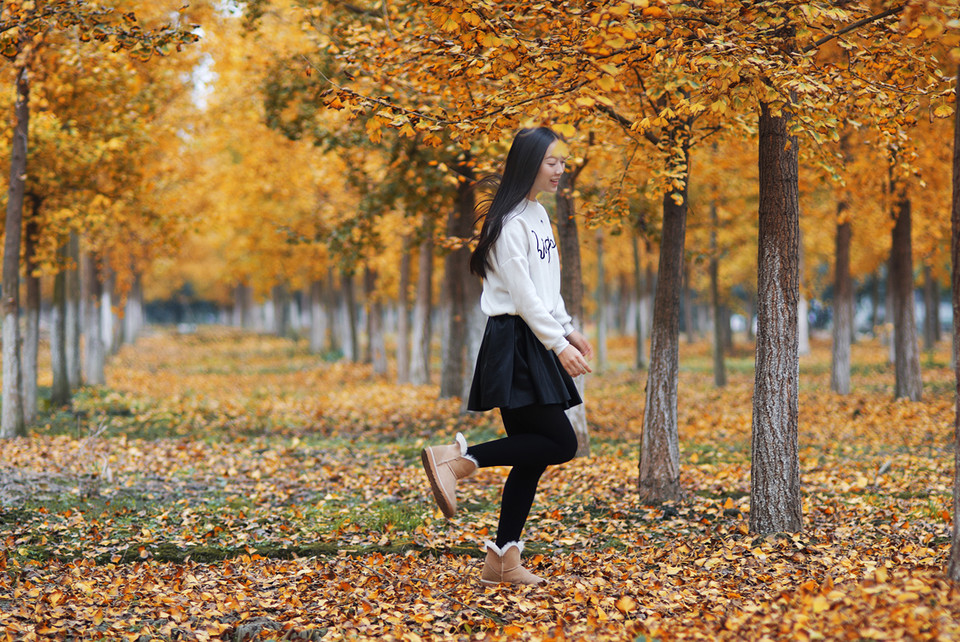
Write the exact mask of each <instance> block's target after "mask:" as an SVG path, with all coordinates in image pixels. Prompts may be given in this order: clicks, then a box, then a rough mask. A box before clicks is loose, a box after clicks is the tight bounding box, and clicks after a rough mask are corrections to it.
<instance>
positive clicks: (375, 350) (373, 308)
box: [363, 266, 387, 375]
mask: <svg viewBox="0 0 960 642" xmlns="http://www.w3.org/2000/svg"><path fill="white" fill-rule="evenodd" d="M363 284H364V294H365V295H366V298H367V346H368V350H369V353H370V363H372V364H373V372H374V374H378V375H385V374H387V345H386V341H385V340H384V337H383V302H382V301H381V300H380V297H379V296H377V271H376V270H374V269H373V268H371V267H369V266H368V267H366V268H364V271H363Z"/></svg>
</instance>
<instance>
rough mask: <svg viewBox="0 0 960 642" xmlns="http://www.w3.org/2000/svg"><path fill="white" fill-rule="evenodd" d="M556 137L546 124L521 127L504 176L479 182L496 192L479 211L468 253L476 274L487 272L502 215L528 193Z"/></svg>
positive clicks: (504, 170)
mask: <svg viewBox="0 0 960 642" xmlns="http://www.w3.org/2000/svg"><path fill="white" fill-rule="evenodd" d="M556 140H560V135H559V134H557V133H556V132H555V131H553V130H552V129H550V128H549V127H536V128H530V129H521V130H520V131H519V132H517V135H516V136H515V137H514V139H513V143H512V144H511V145H510V151H509V152H507V161H506V162H505V163H504V166H503V176H502V177H496V176H492V177H488V178H486V179H484V180H483V181H481V182H480V184H481V185H483V184H487V185H495V186H496V192H495V193H494V195H493V199H492V200H490V201H488V202H489V207H487V208H486V213H484V214H482V217H483V226H482V227H481V228H480V235H479V241H478V243H477V247H476V249H475V250H474V251H473V253H472V254H471V255H470V271H471V272H473V273H474V274H476V275H477V276H479V277H481V278H483V277H485V276H486V275H487V268H488V267H490V260H489V255H490V249H491V248H492V247H493V244H494V243H495V242H496V241H497V239H498V238H500V231H501V230H502V229H503V223H504V218H506V216H507V214H509V213H510V212H512V211H513V209H514V208H515V207H516V206H517V205H519V204H520V202H521V201H523V200H524V199H525V198H527V196H529V195H530V190H532V189H533V184H534V182H536V180H537V173H538V172H539V171H540V164H541V163H542V162H543V157H544V156H546V154H547V148H548V147H550V145H552V144H553V142H554V141H556ZM498 178H499V180H498ZM484 205H485V203H484Z"/></svg>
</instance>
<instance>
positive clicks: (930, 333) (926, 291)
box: [923, 264, 940, 352]
mask: <svg viewBox="0 0 960 642" xmlns="http://www.w3.org/2000/svg"><path fill="white" fill-rule="evenodd" d="M939 307H940V292H939V289H938V288H937V280H936V279H935V278H933V270H931V269H930V266H929V265H926V264H924V266H923V349H924V350H926V351H927V352H933V349H934V348H935V347H936V345H937V339H938V338H939V337H938V336H937V335H939V331H938V329H939V326H940V322H939V319H938V318H937V315H938V313H939Z"/></svg>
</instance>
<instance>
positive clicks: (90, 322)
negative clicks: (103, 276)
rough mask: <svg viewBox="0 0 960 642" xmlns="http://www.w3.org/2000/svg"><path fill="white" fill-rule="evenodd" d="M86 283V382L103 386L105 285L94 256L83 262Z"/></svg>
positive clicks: (86, 256) (89, 254)
mask: <svg viewBox="0 0 960 642" xmlns="http://www.w3.org/2000/svg"><path fill="white" fill-rule="evenodd" d="M81 272H82V279H83V299H84V306H83V317H84V323H83V339H84V345H83V347H84V350H83V357H84V358H83V379H84V381H86V383H87V385H90V386H102V385H103V384H105V383H106V374H105V372H104V366H105V362H106V355H105V353H104V344H103V335H102V324H103V322H102V321H101V319H100V315H101V314H102V313H103V310H102V309H101V307H100V306H101V303H102V299H103V284H102V283H101V281H100V266H99V265H98V262H97V257H96V256H94V254H93V253H92V252H85V253H84V254H83V257H82V258H81Z"/></svg>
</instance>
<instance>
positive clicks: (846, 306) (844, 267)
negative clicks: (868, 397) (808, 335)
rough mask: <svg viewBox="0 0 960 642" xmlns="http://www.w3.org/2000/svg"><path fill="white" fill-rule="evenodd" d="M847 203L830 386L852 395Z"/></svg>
mask: <svg viewBox="0 0 960 642" xmlns="http://www.w3.org/2000/svg"><path fill="white" fill-rule="evenodd" d="M846 209H847V204H846V203H845V202H843V201H841V202H840V203H838V204H837V220H838V221H840V222H838V223H837V233H836V242H835V246H836V261H835V265H834V270H833V350H832V351H831V352H832V354H831V357H832V358H831V362H830V389H831V390H833V391H834V392H836V393H838V394H841V395H846V394H850V340H851V337H852V336H853V332H852V329H851V326H852V325H853V306H852V305H851V301H852V299H851V290H852V289H853V287H852V286H853V283H852V281H851V279H850V240H851V237H852V231H851V228H850V221H849V220H846V218H845V216H844V212H845V211H846Z"/></svg>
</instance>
